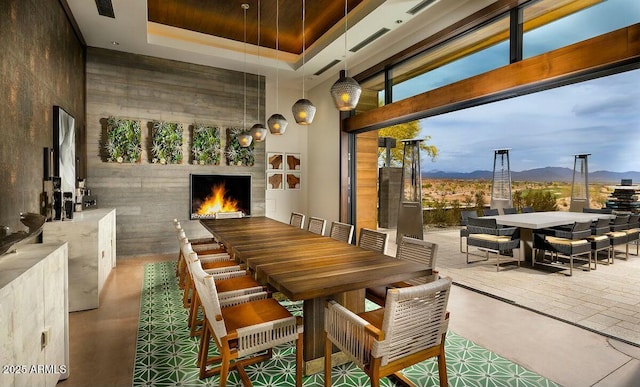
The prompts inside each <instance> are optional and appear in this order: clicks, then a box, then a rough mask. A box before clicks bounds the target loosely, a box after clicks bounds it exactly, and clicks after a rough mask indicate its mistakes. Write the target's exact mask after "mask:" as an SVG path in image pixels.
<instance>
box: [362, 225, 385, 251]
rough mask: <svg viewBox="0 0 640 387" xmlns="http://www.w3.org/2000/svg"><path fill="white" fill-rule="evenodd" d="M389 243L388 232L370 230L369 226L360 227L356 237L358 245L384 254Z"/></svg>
mask: <svg viewBox="0 0 640 387" xmlns="http://www.w3.org/2000/svg"><path fill="white" fill-rule="evenodd" d="M388 243H389V234H387V233H384V232H380V231H376V230H372V229H370V228H361V229H360V237H359V238H358V246H360V247H362V248H363V249H367V250H371V251H377V252H378V253H380V254H384V253H385V252H386V251H387V244H388Z"/></svg>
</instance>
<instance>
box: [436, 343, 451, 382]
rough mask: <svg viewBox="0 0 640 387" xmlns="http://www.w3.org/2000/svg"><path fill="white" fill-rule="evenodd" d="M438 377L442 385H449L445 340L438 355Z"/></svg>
mask: <svg viewBox="0 0 640 387" xmlns="http://www.w3.org/2000/svg"><path fill="white" fill-rule="evenodd" d="M438 378H439V379H440V387H448V386H449V380H448V378H447V359H446V358H445V355H444V341H443V342H442V344H440V354H439V355H438Z"/></svg>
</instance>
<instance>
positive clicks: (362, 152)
mask: <svg viewBox="0 0 640 387" xmlns="http://www.w3.org/2000/svg"><path fill="white" fill-rule="evenodd" d="M355 185H356V195H357V198H356V235H358V237H359V235H360V229H361V228H363V227H365V228H370V229H373V230H376V229H377V228H378V211H377V208H378V132H377V131H375V130H374V131H370V132H366V133H361V134H358V135H357V136H356V184H355Z"/></svg>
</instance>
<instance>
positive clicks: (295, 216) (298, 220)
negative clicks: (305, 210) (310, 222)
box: [289, 212, 304, 228]
mask: <svg viewBox="0 0 640 387" xmlns="http://www.w3.org/2000/svg"><path fill="white" fill-rule="evenodd" d="M289 224H290V225H292V226H294V227H297V228H304V215H303V214H301V213H299V212H292V213H291V218H290V219H289Z"/></svg>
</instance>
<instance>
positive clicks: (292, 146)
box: [265, 76, 310, 223]
mask: <svg viewBox="0 0 640 387" xmlns="http://www.w3.org/2000/svg"><path fill="white" fill-rule="evenodd" d="M300 93H301V91H300V90H296V89H292V88H285V87H283V84H282V83H280V84H279V90H278V92H277V93H276V82H275V76H274V77H267V80H266V95H267V97H266V115H265V120H266V119H268V118H269V117H270V116H271V115H272V114H274V113H280V114H282V115H283V116H284V117H285V118H286V119H287V121H288V122H289V124H288V125H287V130H286V132H285V133H284V134H283V135H279V136H274V135H272V134H271V133H269V134H268V135H267V140H266V151H265V152H266V153H267V154H268V153H269V152H282V153H285V154H286V153H299V154H300V158H301V167H302V169H301V172H300V175H301V178H300V183H301V188H300V189H299V190H287V189H283V190H269V189H267V191H266V193H265V199H266V203H265V205H266V208H265V214H266V216H267V217H269V218H272V219H276V220H279V221H281V222H286V223H288V222H289V217H290V216H291V212H292V211H295V212H300V213H303V214H307V195H308V192H309V184H308V182H309V181H310V179H309V172H308V165H309V158H308V151H307V131H308V129H309V128H307V127H305V126H302V125H298V124H296V121H295V120H294V119H293V114H292V113H291V106H293V104H294V103H295V101H297V100H298V99H299V98H300V97H301V94H300ZM276 94H278V107H277V110H276ZM283 183H284V182H283Z"/></svg>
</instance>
